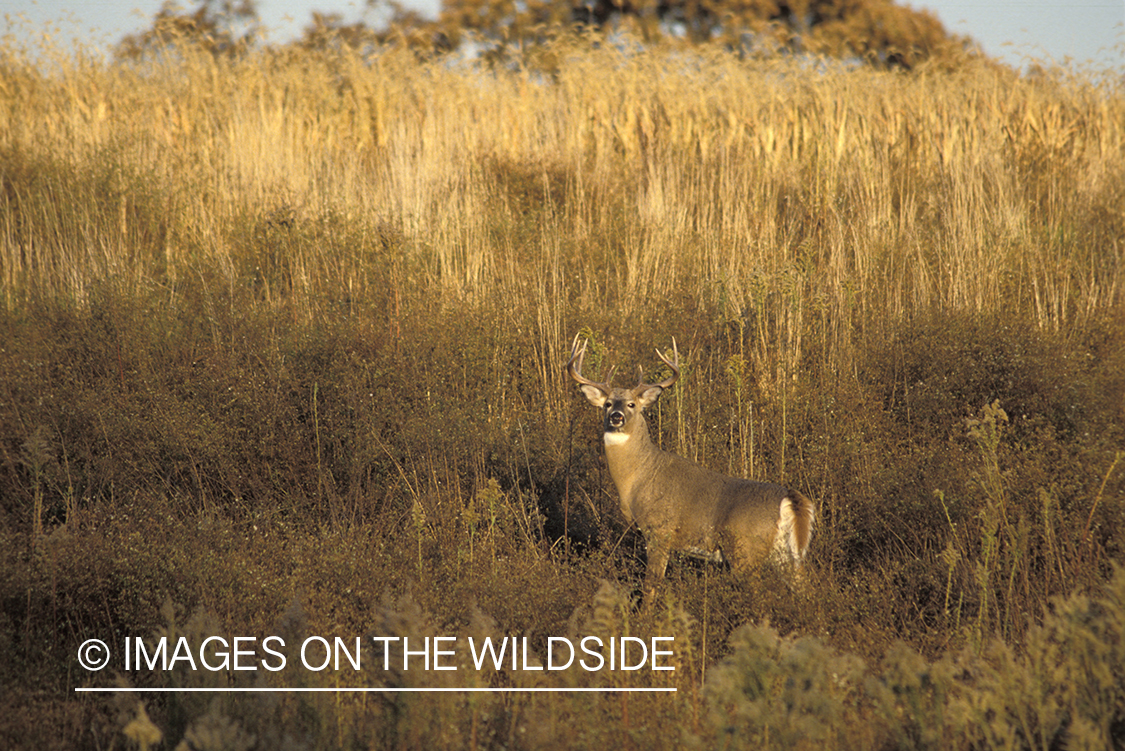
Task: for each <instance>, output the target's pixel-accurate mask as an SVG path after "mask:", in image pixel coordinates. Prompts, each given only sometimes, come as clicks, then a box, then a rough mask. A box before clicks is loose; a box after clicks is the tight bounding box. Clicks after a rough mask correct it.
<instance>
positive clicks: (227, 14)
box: [115, 0, 259, 60]
mask: <svg viewBox="0 0 1125 751" xmlns="http://www.w3.org/2000/svg"><path fill="white" fill-rule="evenodd" d="M258 32H259V27H258V8H257V5H256V4H255V0H201V2H200V3H199V6H198V7H197V8H196V9H195V10H194V11H191V12H188V11H185V10H183V9H182V8H181V7H180V6H178V5H176V3H174V2H173V1H172V0H164V4H163V5H161V6H160V10H159V11H157V13H156V15H155V16H154V17H153V19H152V26H151V27H150V28H148V29H146V30H145V31H142V32H141V33H139V34H129V35H127V36H125V37H124V38H122V40H121V41H120V42H119V43H118V45H117V49H116V51H115V53H116V55H117V57H118V58H122V59H134V60H135V59H138V58H141V57H144V56H145V55H146V54H148V53H151V52H155V51H159V50H162V49H165V48H167V47H169V46H171V45H175V44H191V45H195V46H198V47H200V48H202V49H204V50H207V51H208V52H210V53H211V54H213V55H228V56H232V55H238V54H242V53H244V52H246V51H247V50H249V49H250V48H251V47H253V46H254V43H255V42H256V41H257V39H258Z"/></svg>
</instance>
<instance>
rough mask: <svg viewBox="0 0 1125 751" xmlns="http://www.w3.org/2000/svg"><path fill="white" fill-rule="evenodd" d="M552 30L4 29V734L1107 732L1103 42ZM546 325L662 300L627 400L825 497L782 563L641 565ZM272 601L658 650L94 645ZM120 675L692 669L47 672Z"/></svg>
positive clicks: (1113, 170)
mask: <svg viewBox="0 0 1125 751" xmlns="http://www.w3.org/2000/svg"><path fill="white" fill-rule="evenodd" d="M551 53H552V54H551V59H552V60H554V61H556V67H555V69H554V70H553V71H552V72H551V73H550V74H546V73H542V72H537V71H534V70H524V69H518V68H511V69H484V68H478V67H474V66H472V65H468V64H450V63H448V62H444V61H438V62H425V61H421V62H420V61H418V60H417V59H415V58H414V57H413V56H411V55H409V54H405V53H403V54H400V53H397V52H393V51H388V52H385V53H380V54H376V55H370V56H361V55H358V54H356V53H353V52H348V51H339V52H309V51H298V50H276V49H275V50H269V51H262V52H258V53H254V54H251V55H249V56H247V57H245V58H241V59H237V60H229V59H220V58H214V57H211V56H209V55H204V54H201V53H200V52H199V51H198V50H196V49H194V48H192V47H191V46H184V47H181V48H177V49H173V50H170V51H169V52H168V53H167V54H165V55H163V56H159V57H154V58H150V59H149V60H147V61H145V62H141V63H129V64H125V63H105V62H99V61H96V60H93V59H90V58H88V57H86V56H84V55H83V54H80V53H75V54H70V55H55V56H53V57H52V56H47V57H42V56H41V57H37V58H34V62H33V58H31V57H29V56H28V55H27V54H26V53H25V52H23V51H21V50H20V49H18V48H17V47H16V46H15V45H14V44H13V43H12V41H11V40H8V41H6V42H5V46H4V47H3V48H0V70H2V75H0V556H2V561H3V563H2V565H0V603H2V605H0V677H2V680H3V683H4V685H5V686H8V687H11V688H10V690H7V691H4V692H3V694H2V696H0V717H3V718H4V719H0V739H2V740H3V743H0V745H5V746H7V745H15V746H23V747H31V746H35V747H38V748H74V747H89V748H129V747H133V746H139V747H142V748H145V747H152V743H153V742H154V741H153V739H155V738H157V737H159V738H160V739H161V740H160V741H159V743H160V744H161V745H162V746H163V747H166V748H176V747H178V745H177V744H180V743H181V742H183V743H185V744H187V745H186V746H185V747H190V748H197V749H202V748H253V747H258V748H278V747H283V746H291V747H315V748H337V747H356V748H368V747H380V748H382V747H386V748H435V747H437V748H474V749H475V748H501V747H504V748H542V747H559V748H564V747H581V748H587V747H597V748H604V747H606V746H607V744H612V745H613V746H615V747H626V748H629V747H636V748H679V747H683V746H685V745H688V746H695V747H703V748H716V747H720V746H723V747H739V748H741V747H751V746H753V747H758V748H760V747H773V748H800V747H808V748H829V749H831V748H965V749H967V748H993V747H996V748H1051V747H1060V746H1063V745H1066V746H1067V747H1089V748H1105V747H1107V744H1111V743H1117V744H1118V745H1120V743H1121V741H1120V738H1121V737H1122V735H1123V730H1122V729H1123V728H1125V710H1123V709H1122V707H1123V706H1125V686H1123V685H1122V682H1121V678H1120V676H1121V675H1123V674H1125V652H1123V649H1125V647H1123V645H1125V640H1123V639H1122V638H1121V635H1122V631H1123V629H1125V573H1122V572H1121V570H1119V568H1118V566H1119V565H1120V563H1121V562H1122V559H1123V555H1125V551H1123V550H1122V539H1123V534H1125V461H1123V460H1122V457H1123V452H1125V325H1123V323H1122V322H1123V321H1125V271H1123V269H1125V263H1123V262H1125V245H1123V240H1122V239H1123V238H1125V130H1123V129H1122V128H1121V123H1122V122H1125V93H1123V92H1122V90H1121V87H1120V81H1119V79H1120V77H1119V76H1118V77H1117V80H1116V82H1115V79H1114V77H1113V76H1112V75H1104V76H1101V75H1098V74H1097V73H1095V72H1090V73H1082V74H1072V73H1067V72H1063V71H1042V70H1039V71H1036V72H1033V73H1031V74H1027V75H1024V76H1017V75H1016V74H1014V73H1012V72H1011V71H1009V70H1006V69H1004V68H1001V67H998V66H995V65H993V64H990V63H987V62H985V61H977V62H967V63H965V64H964V65H963V66H961V67H959V68H957V69H954V70H948V69H936V68H935V69H925V68H923V69H920V70H917V71H914V72H912V73H909V74H902V73H888V72H876V71H872V70H868V69H863V68H858V69H845V68H837V67H834V66H832V65H830V64H827V63H826V64H823V65H812V64H809V63H808V62H772V63H770V62H761V61H739V60H737V59H734V58H732V57H729V56H724V55H721V54H714V55H710V56H709V55H707V54H701V53H698V52H694V51H693V52H691V53H685V52H683V51H677V50H659V49H654V50H651V51H645V52H642V51H637V50H632V51H629V52H623V51H621V50H614V49H605V48H603V49H597V50H589V49H571V48H569V47H564V46H560V47H559V48H558V49H555V50H552V51H551ZM576 332H582V333H583V334H584V335H586V336H588V337H590V339H591V347H590V354H589V356H588V358H587V363H588V364H587V370H588V372H589V373H600V372H602V371H603V369H604V368H605V367H608V366H609V365H610V364H617V365H619V366H620V368H619V372H620V373H622V374H623V375H622V376H620V378H621V379H627V378H629V377H632V376H633V374H634V372H635V371H634V368H635V367H636V366H637V364H638V363H639V364H640V366H641V367H642V369H645V370H644V371H643V372H644V374H645V375H646V376H655V375H656V373H657V372H658V371H657V366H658V365H659V361H658V360H657V359H656V357H655V354H654V353H653V350H654V349H655V348H660V349H661V350H662V351H665V350H666V349H667V348H668V347H669V346H670V343H671V339H672V337H675V338H676V340H677V342H678V344H679V350H680V353H681V361H682V362H683V363H684V365H685V367H684V375H683V377H682V378H681V380H680V381H679V383H678V384H677V385H676V386H675V388H674V389H672V390H671V391H669V392H668V393H666V394H665V395H664V396H663V398H662V399H661V401H660V403H659V404H658V406H657V407H656V408H654V409H653V410H652V411H651V412H652V420H651V423H652V424H653V427H654V428H655V431H656V433H657V434H658V436H657V437H658V440H659V441H660V442H661V443H662V445H663V446H664V447H666V448H669V449H671V450H674V451H676V452H678V453H680V454H682V455H685V456H689V457H691V458H693V459H695V460H697V461H699V462H701V463H703V464H705V465H707V466H709V467H711V468H714V469H717V470H720V471H724V472H728V473H731V474H738V475H745V476H750V477H754V478H757V479H763V480H771V481H777V482H786V483H789V484H792V485H793V486H795V487H797V488H799V489H800V490H801V491H802V492H804V493H805V494H806V495H808V496H810V497H811V498H814V499H815V500H816V501H817V504H818V506H819V518H818V527H817V530H816V534H815V537H814V541H813V544H812V549H811V553H810V560H809V565H808V567H807V569H806V572H805V578H804V581H803V583H802V585H801V586H799V587H795V586H793V585H791V584H790V583H789V582H788V581H786V580H785V578H784V577H783V576H781V575H780V574H779V572H777V571H773V570H771V569H763V570H761V571H755V572H751V573H748V574H746V575H745V576H735V575H733V574H731V573H730V572H728V571H723V570H722V569H720V568H718V567H711V566H705V565H701V564H697V563H694V562H692V561H688V560H684V559H680V560H677V561H674V562H673V565H672V566H671V567H670V570H669V578H668V581H667V583H666V586H665V587H664V588H663V590H662V591H660V592H658V593H657V594H656V596H655V597H654V598H653V599H652V600H651V601H649V602H643V603H642V602H640V601H639V598H640V582H641V580H642V578H643V571H644V553H643V550H644V548H643V543H642V540H641V538H640V536H639V535H638V534H637V533H636V531H635V530H630V529H629V528H627V526H626V525H625V522H624V519H623V517H622V515H621V513H620V511H619V510H618V508H617V501H616V495H615V492H614V491H613V490H612V487H611V482H610V480H609V476H608V473H607V471H606V469H605V466H604V461H603V458H602V454H601V447H600V440H599V436H598V430H599V427H598V419H597V416H596V413H595V412H594V411H593V410H592V409H590V407H589V405H588V404H587V403H586V401H585V400H584V399H583V398H582V397H581V396H580V395H579V394H578V392H577V389H576V388H575V387H574V384H573V383H572V382H569V381H568V379H567V378H566V376H565V373H564V371H563V365H564V363H565V362H566V359H567V356H568V354H569V348H570V342H571V338H572V337H573V336H574V334H575V333H576ZM270 634H274V635H285V636H286V641H287V643H289V644H296V643H300V641H301V640H302V639H304V638H305V637H306V636H310V635H321V636H326V637H328V638H329V639H331V638H332V637H334V636H340V637H343V638H345V640H350V639H351V638H352V637H355V636H364V635H375V636H408V637H411V638H412V639H415V640H418V639H422V638H424V637H426V636H430V637H434V636H439V635H450V636H456V637H459V638H461V639H462V642H458V643H459V644H463V642H464V640H465V639H467V638H468V637H469V636H474V637H475V638H477V639H480V638H483V637H484V636H486V635H491V636H493V637H500V636H505V635H510V636H518V637H524V636H526V637H528V644H529V646H530V648H531V649H532V650H533V652H534V653H535V654H536V655H537V656H538V659H539V660H545V659H546V649H547V647H548V645H549V638H550V637H564V636H570V637H572V638H574V637H577V638H580V637H581V636H585V635H600V636H601V637H603V638H609V637H622V636H632V637H638V638H641V639H645V640H648V639H651V638H652V637H675V642H674V644H675V654H674V657H673V658H672V659H671V662H672V663H673V664H674V666H675V667H676V670H674V671H661V672H657V671H652V670H642V671H637V672H632V673H624V672H620V671H618V672H616V673H612V672H588V671H583V670H581V669H579V668H577V667H573V668H572V669H569V670H565V671H555V672H551V671H544V672H534V671H525V670H521V669H510V668H501V669H484V670H472V669H470V667H471V666H470V665H469V664H468V663H465V662H462V663H460V666H461V670H459V671H456V672H453V671H450V672H438V671H390V672H388V671H384V670H381V669H375V667H371V666H365V667H364V669H363V670H360V671H351V670H349V669H347V668H345V669H344V670H342V671H325V672H316V671H309V670H304V669H298V666H297V665H295V664H293V662H292V661H291V662H290V664H289V665H288V666H287V667H286V669H285V670H283V671H280V672H278V673H273V672H269V673H265V672H264V671H261V670H259V671H257V672H252V673H248V674H240V673H238V672H236V671H233V670H226V671H218V672H210V671H206V670H197V671H190V670H186V669H182V666H181V668H178V669H176V670H169V671H155V672H152V671H147V670H146V671H139V672H138V671H132V672H127V671H124V670H122V669H121V667H122V666H121V665H120V662H115V663H114V666H113V668H111V669H107V670H106V671H103V672H100V673H93V672H89V671H87V670H85V669H83V668H82V667H80V666H79V665H78V663H77V662H76V659H75V655H76V654H77V652H78V648H79V645H81V644H82V643H83V642H85V641H86V640H87V639H90V638H99V639H103V640H105V641H107V642H108V643H110V644H111V645H113V647H114V649H117V648H118V645H121V644H123V640H124V639H125V638H126V637H130V638H131V637H145V638H148V639H150V643H151V644H155V643H156V642H154V641H152V640H154V639H157V638H159V637H160V636H167V637H169V638H170V639H171V640H172V642H173V643H174V642H175V641H176V639H177V638H178V637H179V636H181V635H183V636H186V637H187V638H188V640H189V641H190V642H191V643H194V644H197V643H199V642H201V641H202V640H203V639H205V638H207V636H211V635H227V636H228V637H233V636H238V635H244V636H256V637H258V638H262V637H264V636H265V635H270ZM368 641H369V640H368ZM396 654H397V653H396ZM458 655H459V656H458V658H457V659H460V660H465V659H466V657H467V654H466V652H465V651H463V650H462V651H460V652H458ZM396 659H397V657H396ZM118 680H120V681H124V682H126V683H128V684H129V685H134V686H142V687H149V688H160V687H163V688H168V687H184V686H196V687H201V686H212V687H226V686H239V687H247V686H252V685H263V684H264V685H269V686H288V687H296V686H304V687H336V686H383V685H386V686H397V687H424V686H430V687H453V686H465V685H473V686H480V687H485V686H492V687H507V688H513V687H532V686H538V687H582V686H635V687H675V688H677V689H678V691H677V692H676V693H674V694H668V693H651V694H582V693H571V694H536V693H504V694H496V693H479V694H457V693H400V694H386V695H382V694H331V693H310V694H232V693H222V694H187V693H181V694H170V693H161V694H155V693H152V694H119V695H115V696H114V695H107V694H84V693H83V694H76V693H75V692H74V689H75V688H76V687H84V686H110V685H115V684H114V681H118ZM1111 739H1116V740H1111Z"/></svg>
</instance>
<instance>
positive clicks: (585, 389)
mask: <svg viewBox="0 0 1125 751" xmlns="http://www.w3.org/2000/svg"><path fill="white" fill-rule="evenodd" d="M579 388H581V389H582V393H583V394H585V395H586V398H587V399H589V400H590V404H593V405H594V406H595V407H597V408H598V409H601V408H602V407H604V406H605V402H606V399H608V398H609V394H607V393H606V392H604V391H602V390H601V389H600V388H598V387H597V386H594V385H591V384H587V383H584V384H582V385H581V386H579Z"/></svg>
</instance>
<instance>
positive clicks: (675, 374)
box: [650, 337, 680, 389]
mask: <svg viewBox="0 0 1125 751" xmlns="http://www.w3.org/2000/svg"><path fill="white" fill-rule="evenodd" d="M656 356H657V357H659V358H660V359H661V361H662V362H663V363H664V364H665V365H667V366H668V367H669V368H671V369H672V375H671V376H669V377H668V378H665V379H664V380H663V381H661V382H660V383H653V384H650V385H652V386H659V387H660V388H662V389H666V388H668V387H669V386H671V385H672V384H673V383H675V382H676V381H677V380H678V379H679V377H680V350H679V348H678V347H676V337H672V359H671V360H669V359H668V358H667V357H665V356H664V353H662V352H661V351H660V350H656Z"/></svg>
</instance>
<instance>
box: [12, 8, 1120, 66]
mask: <svg viewBox="0 0 1125 751" xmlns="http://www.w3.org/2000/svg"><path fill="white" fill-rule="evenodd" d="M439 3H440V0H404V5H406V6H408V7H412V8H416V9H418V10H420V11H422V12H424V13H427V14H428V15H431V16H433V15H436V13H437V9H438V7H439ZM180 4H181V5H183V6H185V7H188V8H193V7H196V5H197V3H196V2H195V1H194V0H180ZM905 4H906V5H909V6H911V7H913V8H918V9H921V8H925V9H928V10H930V11H931V12H933V13H934V14H935V15H937V17H938V18H939V19H940V20H941V22H942V23H943V24H944V25H945V28H946V29H947V30H948V31H950V32H952V33H955V34H963V35H967V36H970V37H972V38H973V39H974V40H975V41H976V42H977V43H978V44H980V45H981V47H982V48H983V49H984V51H985V53H987V54H989V55H991V56H993V57H997V58H1000V59H1002V60H1004V61H1005V62H1007V63H1009V64H1012V65H1014V66H1017V67H1024V66H1025V64H1026V63H1027V61H1028V60H1029V59H1031V58H1034V59H1037V60H1045V61H1052V62H1056V63H1062V62H1064V61H1066V60H1068V59H1069V60H1071V61H1073V62H1074V63H1076V64H1083V63H1086V62H1092V63H1094V64H1095V65H1097V66H1098V67H1106V66H1113V67H1115V68H1118V69H1123V70H1125V0H1087V1H1086V2H1047V1H1046V0H1038V1H1035V0H1032V1H1030V2H1020V1H1019V0H1001V1H999V2H988V3H968V2H955V1H953V0H914V1H913V2H906V3H905ZM160 5H161V0H0V33H3V34H12V35H14V36H15V37H16V38H18V39H22V40H24V41H27V42H34V41H35V40H37V39H39V38H42V34H43V33H48V34H50V36H51V38H52V40H53V41H54V42H55V43H56V44H59V45H60V46H63V47H68V46H69V45H70V43H71V42H72V40H78V41H79V42H80V43H81V44H83V45H86V46H92V47H95V48H101V49H106V48H108V47H109V46H111V45H112V44H113V43H114V42H116V41H117V40H119V39H120V38H121V37H122V36H124V35H125V34H129V33H135V32H137V31H140V30H143V29H145V28H147V27H148V26H149V23H150V19H151V17H152V15H153V14H155V13H156V11H157V10H159V9H160ZM257 5H258V12H259V14H260V16H261V19H262V23H263V25H264V26H265V28H266V29H267V33H268V39H269V40H271V41H274V42H284V41H287V40H289V39H291V38H293V37H295V36H298V35H299V34H300V32H301V30H302V29H303V28H304V27H305V26H306V25H308V23H309V19H310V18H311V14H312V11H314V10H316V11H321V12H326V13H337V14H339V15H340V16H342V17H343V19H344V21H346V22H348V23H351V22H354V21H359V20H363V21H366V22H367V23H369V24H375V23H376V22H377V21H378V16H377V15H376V14H375V12H374V11H371V10H369V9H365V8H366V6H365V4H364V3H363V2H362V0H257Z"/></svg>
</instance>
